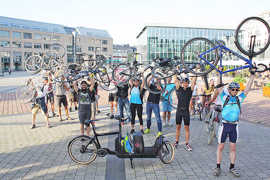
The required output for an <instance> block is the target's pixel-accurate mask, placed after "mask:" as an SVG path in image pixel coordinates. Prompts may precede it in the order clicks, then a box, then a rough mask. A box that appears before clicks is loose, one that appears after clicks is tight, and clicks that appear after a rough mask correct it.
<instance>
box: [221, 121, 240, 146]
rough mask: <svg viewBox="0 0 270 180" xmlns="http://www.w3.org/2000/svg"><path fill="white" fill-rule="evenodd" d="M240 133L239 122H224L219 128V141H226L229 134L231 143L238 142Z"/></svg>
mask: <svg viewBox="0 0 270 180" xmlns="http://www.w3.org/2000/svg"><path fill="white" fill-rule="evenodd" d="M238 135H239V133H238V124H231V123H222V124H221V125H220V126H219V130H218V143H219V144H220V143H225V141H226V139H227V137H228V136H229V141H230V142H231V143H236V142H237V139H238Z"/></svg>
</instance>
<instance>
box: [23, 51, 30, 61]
mask: <svg viewBox="0 0 270 180" xmlns="http://www.w3.org/2000/svg"><path fill="white" fill-rule="evenodd" d="M30 56H32V52H24V59H27V58H28V57H30Z"/></svg>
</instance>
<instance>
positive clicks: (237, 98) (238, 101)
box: [223, 95, 241, 113]
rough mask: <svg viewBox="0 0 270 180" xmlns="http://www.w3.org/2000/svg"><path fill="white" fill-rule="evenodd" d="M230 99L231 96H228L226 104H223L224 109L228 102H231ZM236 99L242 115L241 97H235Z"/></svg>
mask: <svg viewBox="0 0 270 180" xmlns="http://www.w3.org/2000/svg"><path fill="white" fill-rule="evenodd" d="M230 97H231V96H230V95H228V96H227V97H226V100H225V102H224V104H223V108H224V107H225V106H226V105H227V104H228V102H229V100H230ZM235 98H236V103H237V105H238V108H239V110H240V113H241V105H240V100H239V97H238V96H235Z"/></svg>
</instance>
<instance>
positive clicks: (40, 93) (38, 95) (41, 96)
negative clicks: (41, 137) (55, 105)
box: [28, 77, 51, 129]
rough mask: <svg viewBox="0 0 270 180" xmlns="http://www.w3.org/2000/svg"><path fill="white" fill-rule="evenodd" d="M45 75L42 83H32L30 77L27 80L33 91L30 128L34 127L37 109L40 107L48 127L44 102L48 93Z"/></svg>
mask: <svg viewBox="0 0 270 180" xmlns="http://www.w3.org/2000/svg"><path fill="white" fill-rule="evenodd" d="M47 81H48V79H47V77H44V79H43V83H42V84H34V82H33V80H32V79H29V80H28V84H29V85H31V87H32V89H33V91H34V96H33V100H32V102H33V104H32V110H31V112H32V127H31V129H34V128H36V117H37V113H38V111H39V110H40V109H41V111H42V114H43V116H44V119H45V121H46V123H47V127H48V128H50V127H51V126H50V122H49V118H48V109H47V106H46V102H45V97H46V95H47V94H48V86H47V85H46V84H47Z"/></svg>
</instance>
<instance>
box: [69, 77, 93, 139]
mask: <svg viewBox="0 0 270 180" xmlns="http://www.w3.org/2000/svg"><path fill="white" fill-rule="evenodd" d="M90 81H91V86H90V88H88V87H87V82H86V81H82V82H81V88H80V89H79V88H78V86H77V82H76V81H75V82H74V83H73V86H74V90H75V91H76V92H77V93H78V98H79V99H78V100H79V108H78V116H79V120H80V124H81V128H80V129H81V134H82V135H84V124H86V126H87V129H86V134H87V135H88V136H89V135H90V126H89V125H90V123H89V122H90V120H91V94H92V93H93V90H94V85H95V83H94V79H93V78H91V79H90ZM87 121H89V122H87Z"/></svg>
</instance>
